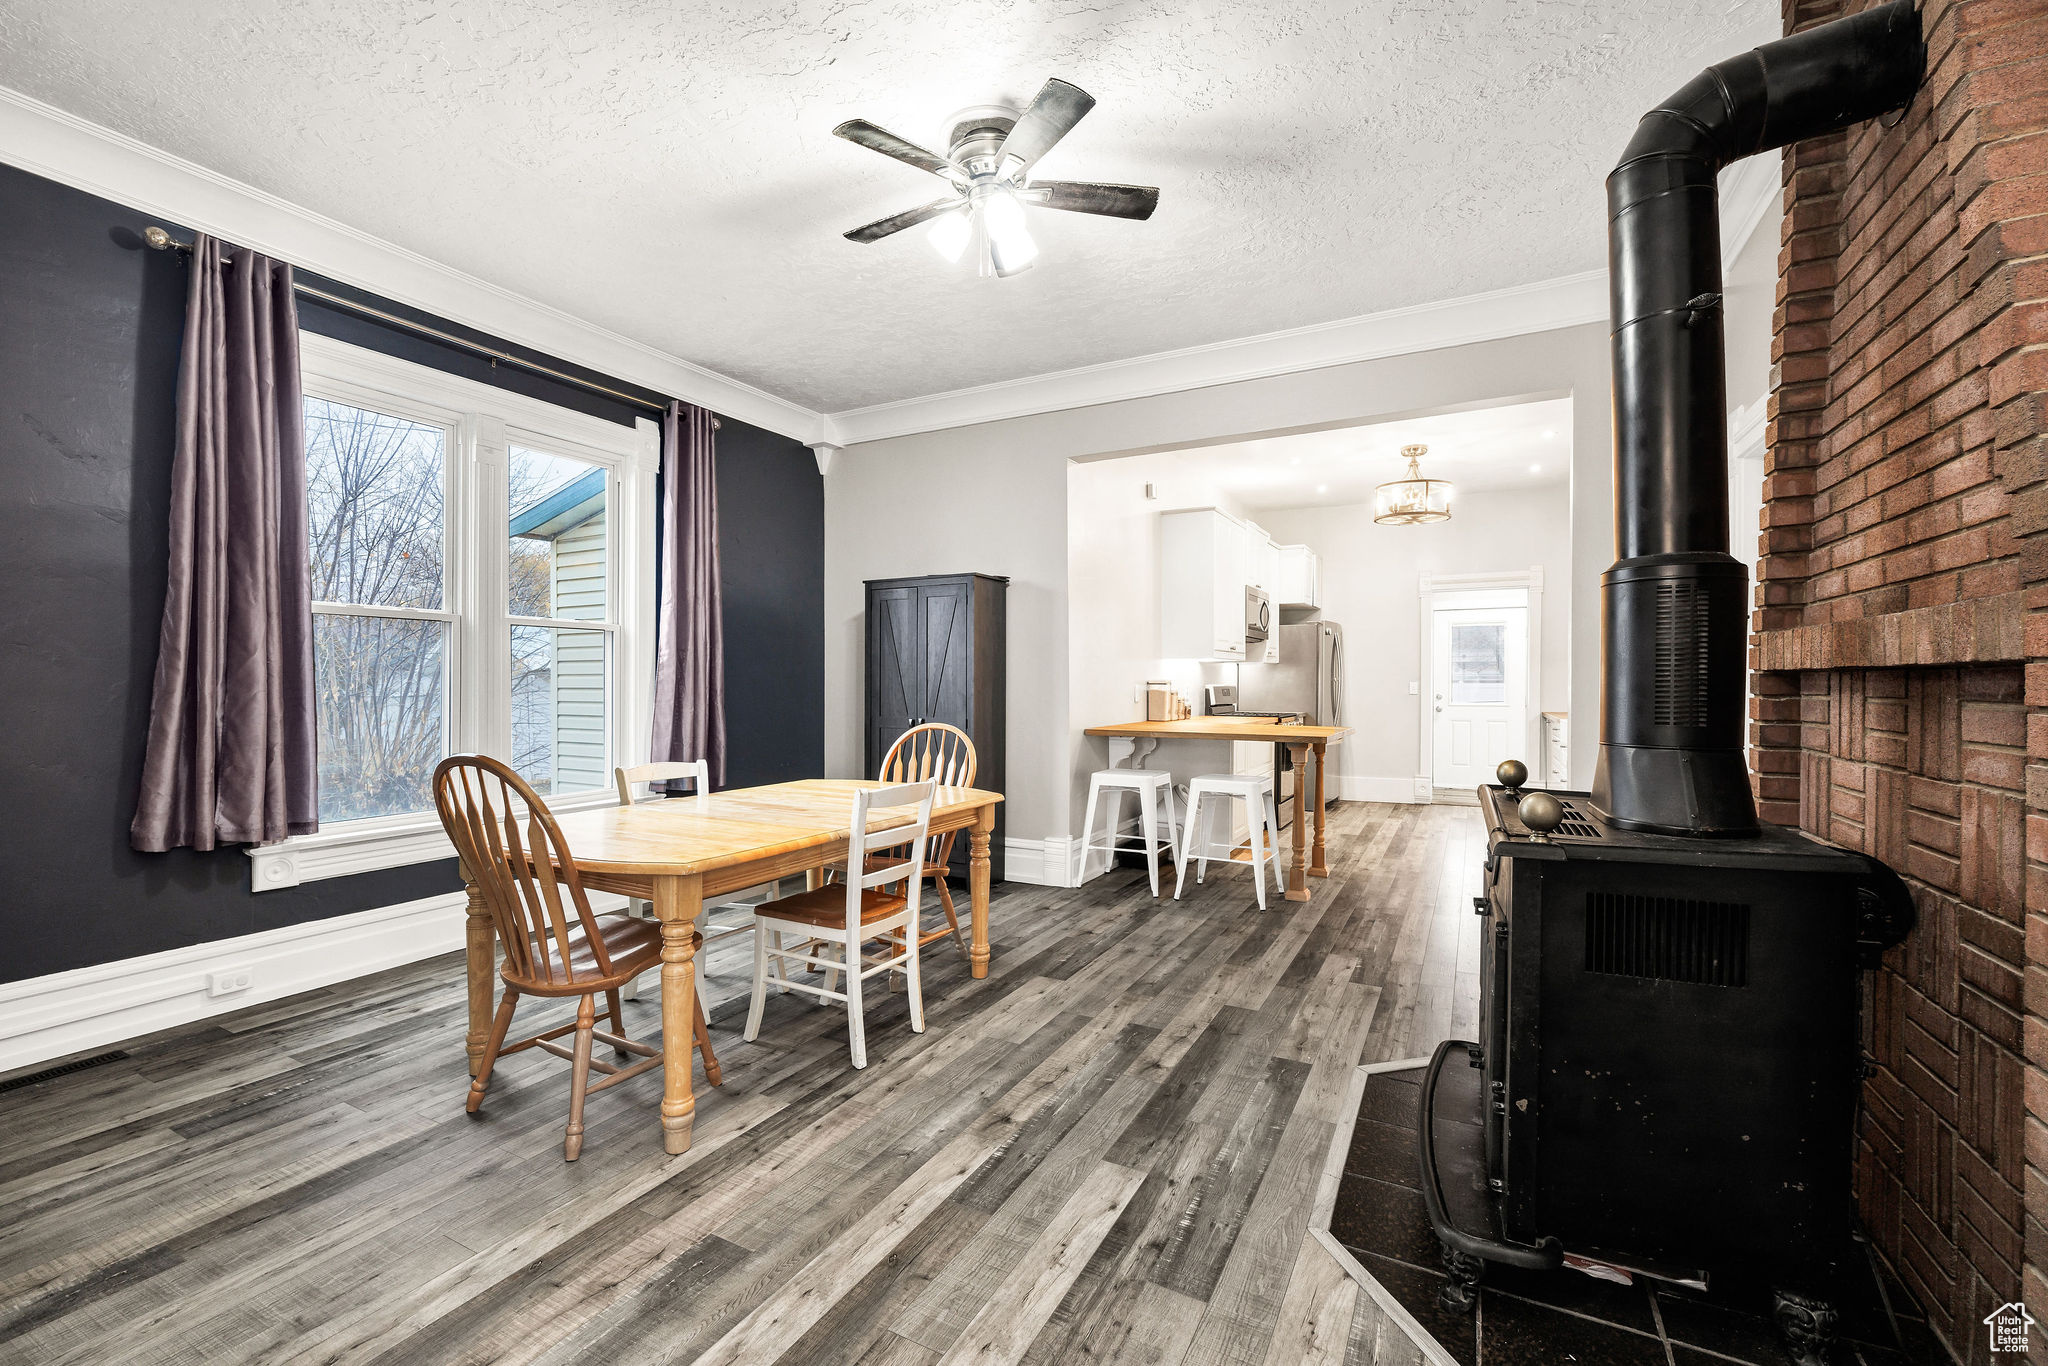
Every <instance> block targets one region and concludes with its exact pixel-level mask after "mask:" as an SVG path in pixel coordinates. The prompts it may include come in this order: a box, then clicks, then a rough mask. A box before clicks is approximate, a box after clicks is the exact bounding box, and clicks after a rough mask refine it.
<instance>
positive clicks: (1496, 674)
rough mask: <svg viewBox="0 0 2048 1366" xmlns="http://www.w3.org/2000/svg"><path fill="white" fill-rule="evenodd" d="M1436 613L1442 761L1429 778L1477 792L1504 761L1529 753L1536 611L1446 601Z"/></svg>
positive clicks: (1434, 658)
mask: <svg viewBox="0 0 2048 1366" xmlns="http://www.w3.org/2000/svg"><path fill="white" fill-rule="evenodd" d="M1431 615H1432V622H1431V628H1432V629H1431V636H1432V638H1433V644H1432V653H1431V656H1430V685H1431V687H1432V688H1433V689H1434V693H1435V695H1434V697H1433V699H1432V703H1433V705H1434V707H1435V709H1436V710H1435V716H1436V762H1435V764H1434V765H1433V767H1432V773H1431V779H1430V781H1431V782H1432V783H1433V784H1434V785H1435V786H1437V787H1454V788H1464V789H1467V790H1470V789H1472V788H1475V787H1478V786H1479V785H1480V784H1482V783H1490V782H1493V781H1494V772H1493V771H1494V769H1495V768H1496V767H1497V766H1499V764H1500V762H1501V760H1503V759H1510V758H1521V757H1524V756H1522V754H1521V751H1522V750H1523V749H1524V748H1526V747H1527V744H1528V734H1529V710H1528V707H1529V697H1528V692H1529V609H1528V608H1527V607H1519V606H1518V607H1441V608H1438V609H1437V610H1436V611H1435V612H1434V613H1432V614H1431ZM1531 771H1534V766H1533V765H1532V766H1531Z"/></svg>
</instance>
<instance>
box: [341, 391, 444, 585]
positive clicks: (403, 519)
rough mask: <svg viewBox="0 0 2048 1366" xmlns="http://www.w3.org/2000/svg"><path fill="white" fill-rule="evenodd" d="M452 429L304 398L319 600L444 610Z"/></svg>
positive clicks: (346, 405)
mask: <svg viewBox="0 0 2048 1366" xmlns="http://www.w3.org/2000/svg"><path fill="white" fill-rule="evenodd" d="M447 445H448V433H447V431H446V430H445V429H443V428H440V427H435V426H431V425H429V424H427V423H424V422H414V421H412V420H410V419H409V418H402V417H392V416H390V415H389V414H387V413H378V412H372V411H370V410H369V409H367V408H356V407H351V406H350V405H348V404H346V403H333V402H330V401H328V400H326V399H319V398H309V399H307V400H306V511H307V531H308V543H309V547H310V552H311V553H310V559H311V561H312V565H311V567H312V577H313V600H314V601H315V602H350V603H356V604H359V605H361V606H365V607H426V608H435V609H438V608H439V607H440V606H441V596H442V588H441V585H442V563H441V547H442V526H443V520H444V514H443V494H442V486H441V485H442V470H443V469H444V467H445V463H446V462H445V454H446V451H447Z"/></svg>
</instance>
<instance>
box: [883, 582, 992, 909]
mask: <svg viewBox="0 0 2048 1366" xmlns="http://www.w3.org/2000/svg"><path fill="white" fill-rule="evenodd" d="M867 584H868V603H867V630H868V663H867V772H868V773H869V774H870V775H879V774H880V772H881V768H882V756H883V755H885V754H887V753H888V752H889V746H890V745H892V744H894V743H896V737H897V736H899V735H901V734H903V732H904V731H906V730H908V729H910V727H912V726H914V725H917V724H918V723H920V722H923V721H944V722H946V723H947V724H948V725H954V726H958V727H959V728H960V729H962V730H964V731H966V732H967V738H968V739H970V740H972V741H974V754H975V761H976V764H977V770H976V774H975V779H974V785H975V786H976V787H978V788H981V789H983V790H985V791H989V792H1001V791H1003V790H1004V787H1003V778H1004V774H1003V727H1004V717H1003V666H1004V638H1005V635H1006V633H1007V632H1006V627H1005V621H1004V612H1003V597H1004V593H1005V591H1006V590H1007V589H1008V588H1009V586H1010V581H1009V580H1008V579H1003V578H997V577H996V576H994V575H992V574H931V575H926V576H925V577H922V578H915V579H869V580H868V581H867ZM1005 825H1006V822H1005V820H1004V811H1003V808H1002V807H1001V806H998V807H997V808H996V829H995V835H994V837H993V838H992V839H991V840H990V841H989V878H990V880H991V881H993V882H1001V881H1002V880H1003V831H1004V828H1005ZM967 858H968V840H967V838H966V834H965V832H964V831H963V832H962V835H961V838H959V839H956V840H954V841H953V860H952V868H953V873H954V875H955V876H957V877H958V878H960V879H961V880H962V881H963V882H964V881H965V879H966V877H967Z"/></svg>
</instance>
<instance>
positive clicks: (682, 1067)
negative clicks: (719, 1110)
mask: <svg viewBox="0 0 2048 1366" xmlns="http://www.w3.org/2000/svg"><path fill="white" fill-rule="evenodd" d="M703 907H704V879H703V878H702V877H701V876H694V875H693V876H687V877H658V878H656V879H654V915H655V918H656V919H657V920H659V921H660V922H661V1065H662V1076H661V1146H662V1148H663V1149H664V1150H666V1151H667V1152H670V1153H686V1152H688V1151H690V1125H691V1124H692V1123H693V1122H694V1121H695V1119H696V1115H697V1097H696V1094H695V1091H694V1089H693V1088H692V1087H691V1085H690V1051H691V1044H692V1040H693V1038H694V1030H693V1029H692V1026H693V1024H694V1023H695V1019H696V1005H697V971H696V964H695V962H694V961H693V960H694V959H695V957H696V950H695V949H694V948H692V947H691V939H692V937H693V934H692V932H693V931H694V930H695V929H696V926H697V914H698V912H699V911H701V910H702V909H703Z"/></svg>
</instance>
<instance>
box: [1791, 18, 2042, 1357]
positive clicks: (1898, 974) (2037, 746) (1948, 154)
mask: <svg viewBox="0 0 2048 1366" xmlns="http://www.w3.org/2000/svg"><path fill="white" fill-rule="evenodd" d="M1866 3H1867V0H1786V3H1785V8H1784V15H1785V27H1786V31H1787V32H1792V31H1794V30H1796V29H1800V28H1805V27H1808V26H1810V25H1812V24H1815V23H1819V22H1823V21H1825V20H1828V19H1832V18H1835V17H1837V16H1838V15H1841V14H1845V13H1851V12H1855V11H1857V10H1860V9H1862V8H1864V7H1865V5H1866ZM1921 10H1922V26H1923V31H1924V32H1925V34H1926V37H1927V43H1928V79H1927V83H1926V84H1925V86H1924V87H1923V88H1922V89H1921V91H1920V93H1919V94H1918V95H1916V96H1915V98H1914V100H1913V103H1912V105H1911V107H1910V108H1909V109H1908V110H1907V111H1906V113H1905V116H1904V117H1903V118H1901V119H1898V120H1896V122H1894V123H1893V126H1891V127H1883V126H1880V125H1879V124H1875V123H1872V124H1865V125H1862V126H1859V127H1857V128H1855V129H1852V130H1850V131H1849V132H1847V133H1843V134H1838V135H1836V136H1833V137H1828V138H1818V139H1814V140H1812V141H1810V142H1805V143H1801V144H1799V145H1798V146H1796V147H1793V148H1791V149H1788V151H1787V152H1786V153H1785V155H1784V183H1785V219H1784V227H1783V234H1784V235H1783V243H1784V245H1783V249H1782V250H1781V251H1780V253H1779V258H1778V267H1779V280H1778V303H1777V311H1776V316H1775V319H1774V324H1773V327H1774V338H1773V343H1772V359H1773V362H1774V369H1773V384H1772V394H1771V400H1770V409H1769V429H1768V436H1767V439H1768V442H1769V456H1768V461H1767V465H1766V471H1767V472H1766V476H1765V502H1764V512H1763V526H1762V528H1761V532H1762V540H1761V550H1762V559H1761V561H1760V563H1759V566H1758V580H1759V583H1758V589H1757V610H1756V614H1755V616H1754V618H1753V629H1754V632H1755V634H1754V635H1753V636H1752V639H1751V664H1752V667H1753V669H1754V670H1755V673H1754V675H1753V678H1754V685H1755V688H1754V691H1755V697H1754V699H1753V701H1752V703H1751V718H1752V724H1751V741H1752V744H1753V746H1754V750H1753V760H1754V768H1755V783H1756V789H1757V796H1758V799H1759V802H1760V804H1761V808H1762V811H1763V814H1764V816H1765V817H1766V819H1770V820H1775V821H1781V822H1784V823H1787V824H1797V825H1799V826H1801V827H1803V828H1805V829H1806V830H1808V831H1810V832H1812V833H1813V834H1815V835H1819V836H1822V837H1824V838H1826V839H1829V840H1832V841H1833V842H1835V843H1837V844H1841V845H1845V846H1847V847H1849V848H1853V849H1860V850H1864V851H1866V852H1868V853H1871V854H1873V855H1875V856H1877V857H1878V858H1881V859H1883V860H1884V861H1885V862H1886V863H1888V864H1889V865H1891V866H1892V867H1893V868H1895V869H1897V870H1898V871H1899V872H1900V873H1901V874H1903V875H1904V876H1905V877H1906V879H1907V880H1908V882H1909V883H1910V885H1911V886H1912V888H1913V893H1914V898H1915V900H1916V902H1917V903H1918V906H1919V913H1920V921H1919V926H1918V928H1917V929H1915V931H1914V932H1913V934H1912V936H1911V938H1910V939H1909V940H1908V941H1907V942H1906V943H1905V944H1904V945H1902V946H1901V947H1900V948H1898V949H1895V950H1893V951H1892V952H1891V953H1889V954H1887V955H1886V959H1885V964H1884V966H1883V968H1882V970H1880V971H1879V972H1877V973H1875V974H1873V975H1872V977H1871V978H1870V979H1869V989H1868V991H1867V993H1866V998H1865V999H1866V1005H1865V1020H1864V1033H1865V1040H1866V1046H1867V1047H1868V1049H1869V1051H1870V1054H1871V1057H1872V1059H1873V1060H1874V1062H1875V1064H1876V1072H1875V1075H1874V1076H1873V1077H1872V1078H1871V1080H1870V1081H1869V1082H1867V1083H1866V1084H1865V1087H1864V1095H1863V1110H1862V1114H1861V1115H1860V1117H1859V1121H1858V1154H1857V1172H1856V1187H1857V1193H1858V1199H1859V1203H1860V1206H1861V1209H1862V1213H1863V1218H1864V1220H1865V1221H1866V1223H1867V1224H1868V1225H1869V1227H1870V1229H1871V1232H1872V1235H1873V1237H1874V1238H1875V1241H1876V1244H1877V1246H1878V1248H1879V1250H1880V1251H1881V1252H1882V1254H1883V1255H1884V1257H1885V1258H1886V1260H1887V1261H1888V1262H1889V1263H1890V1264H1891V1265H1892V1267H1893V1268H1894V1269H1895V1270H1896V1271H1897V1273H1898V1275H1899V1277H1900V1279H1901V1280H1902V1281H1903V1282H1904V1283H1905V1285H1906V1287H1907V1288H1908V1289H1909V1290H1910V1291H1911V1292H1912V1294H1913V1295H1914V1296H1915V1298H1917V1299H1918V1300H1919V1301H1920V1304H1921V1306H1922V1307H1923V1308H1924V1309H1925V1310H1926V1311H1927V1312H1928V1315H1929V1318H1930V1320H1931V1322H1932V1324H1933V1326H1934V1327H1935V1329H1936V1331H1937V1332H1939V1333H1940V1334H1941V1336H1942V1338H1943V1339H1944V1340H1945V1341H1946V1342H1947V1343H1948V1344H1949V1345H1950V1347H1951V1349H1952V1350H1953V1351H1955V1353H1956V1355H1957V1356H1958V1358H1959V1359H1961V1360H1965V1361H1969V1362H1973V1363H1974V1362H1985V1363H1987V1366H1988V1363H1989V1362H1990V1361H1991V1358H1990V1356H1989V1354H1988V1351H1987V1342H1986V1335H1985V1332H1984V1330H1983V1329H1982V1327H1981V1326H1980V1325H1979V1320H1980V1319H1982V1317H1983V1316H1984V1315H1985V1314H1987V1313H1989V1312H1990V1311H1991V1310H1992V1309H1993V1308H1995V1307H1996V1306H1997V1305H1999V1304H2002V1303H2004V1302H2006V1301H2008V1300H2012V1299H2016V1298H2019V1297H2020V1296H2021V1295H2022V1292H2024V1295H2025V1298H2026V1299H2027V1300H2028V1301H2029V1302H2030V1303H2031V1304H2032V1305H2033V1307H2034V1310H2035V1312H2036V1313H2037V1314H2038V1315H2040V1316H2041V1317H2042V1318H2043V1319H2044V1320H2048V1281H2044V1274H2048V1124H2044V1121H2048V1066H2044V1065H2048V436H2044V435H2043V433H2044V432H2048V421H2044V417H2048V302H2044V301H2048V0H1924V2H1923V4H1922V6H1921ZM1887 122H1891V121H1890V120H1887Z"/></svg>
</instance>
